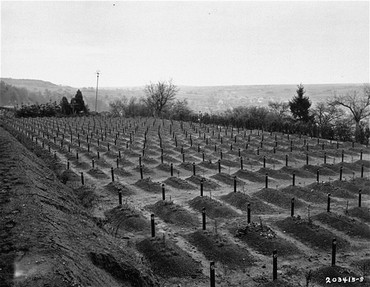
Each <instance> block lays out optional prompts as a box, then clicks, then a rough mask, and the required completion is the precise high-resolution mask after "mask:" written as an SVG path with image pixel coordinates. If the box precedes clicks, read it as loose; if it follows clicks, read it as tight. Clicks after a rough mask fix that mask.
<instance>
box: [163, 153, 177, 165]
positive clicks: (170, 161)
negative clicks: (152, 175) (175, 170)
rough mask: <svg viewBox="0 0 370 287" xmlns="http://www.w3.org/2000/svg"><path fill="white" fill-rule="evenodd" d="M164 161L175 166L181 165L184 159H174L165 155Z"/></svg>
mask: <svg viewBox="0 0 370 287" xmlns="http://www.w3.org/2000/svg"><path fill="white" fill-rule="evenodd" d="M163 160H164V161H166V162H168V163H170V164H171V163H173V164H175V163H179V162H180V161H182V159H181V160H179V159H178V158H175V157H172V156H170V155H168V154H164V155H163Z"/></svg>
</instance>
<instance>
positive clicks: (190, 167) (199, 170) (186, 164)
mask: <svg viewBox="0 0 370 287" xmlns="http://www.w3.org/2000/svg"><path fill="white" fill-rule="evenodd" d="M179 167H181V168H183V169H185V170H188V171H191V172H193V163H192V162H182V163H181V164H179ZM202 172H204V169H202V168H200V167H199V166H198V165H197V164H196V165H195V174H199V173H202Z"/></svg>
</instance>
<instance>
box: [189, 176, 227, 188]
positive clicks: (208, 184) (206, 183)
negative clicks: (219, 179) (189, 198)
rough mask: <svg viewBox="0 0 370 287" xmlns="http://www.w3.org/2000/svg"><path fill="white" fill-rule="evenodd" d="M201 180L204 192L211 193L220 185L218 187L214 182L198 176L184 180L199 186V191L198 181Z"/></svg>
mask: <svg viewBox="0 0 370 287" xmlns="http://www.w3.org/2000/svg"><path fill="white" fill-rule="evenodd" d="M202 178H203V190H204V191H212V190H215V189H217V188H219V187H220V185H218V184H217V183H216V182H214V181H212V180H210V179H208V178H205V177H202V176H200V175H192V176H191V177H188V178H187V179H186V180H188V181H190V182H192V183H194V184H196V185H197V186H199V189H200V181H201V180H202Z"/></svg>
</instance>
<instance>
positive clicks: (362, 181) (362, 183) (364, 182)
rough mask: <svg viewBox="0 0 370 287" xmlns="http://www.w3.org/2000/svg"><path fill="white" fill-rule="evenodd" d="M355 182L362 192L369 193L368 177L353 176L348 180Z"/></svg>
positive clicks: (369, 181) (369, 180)
mask: <svg viewBox="0 0 370 287" xmlns="http://www.w3.org/2000/svg"><path fill="white" fill-rule="evenodd" d="M350 182H351V183H353V184H355V185H356V186H357V187H358V188H359V189H361V191H362V194H367V195H370V179H367V178H355V179H354V180H351V181H350Z"/></svg>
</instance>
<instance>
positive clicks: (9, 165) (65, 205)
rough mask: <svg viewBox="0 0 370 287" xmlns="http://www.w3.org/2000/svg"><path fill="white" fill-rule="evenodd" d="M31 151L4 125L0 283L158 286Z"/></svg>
mask: <svg viewBox="0 0 370 287" xmlns="http://www.w3.org/2000/svg"><path fill="white" fill-rule="evenodd" d="M25 144H27V143H25ZM31 146H32V144H30V143H29V142H28V147H31ZM33 151H34V152H35V153H36V154H34V153H32V152H30V151H29V150H27V149H26V148H25V147H24V146H23V145H22V144H20V143H19V142H18V141H17V140H16V139H15V138H14V137H13V136H12V135H10V134H9V133H8V132H7V131H5V130H4V129H3V128H2V127H1V126H0V167H1V168H0V181H1V182H2V190H1V193H0V195H1V196H0V206H1V208H0V215H1V216H0V226H1V230H2V232H1V235H0V238H1V240H0V242H1V244H0V285H1V286H19V287H20V286H117V287H118V286H158V284H157V281H156V279H155V277H154V276H152V275H151V274H150V271H148V270H147V268H146V267H145V266H143V265H142V263H140V261H139V260H138V258H136V255H135V251H134V250H133V249H132V248H130V247H128V246H122V245H120V243H121V242H118V241H117V240H116V239H115V238H114V237H112V236H110V235H109V234H108V233H107V232H105V231H104V230H103V229H101V228H99V226H98V224H97V222H96V220H94V218H93V217H91V215H90V214H89V213H88V212H87V211H86V210H85V209H84V207H83V206H82V205H81V203H80V202H79V200H78V190H73V189H71V188H69V187H67V186H65V185H63V184H61V183H60V182H59V180H58V179H57V177H56V175H55V173H54V172H53V171H51V170H50V169H49V168H47V167H46V164H45V162H44V161H43V160H42V159H41V158H40V156H41V157H42V156H43V154H42V153H43V152H42V151H41V150H40V149H39V148H37V147H34V150H33ZM40 151H41V153H40ZM55 167H56V165H55V164H54V168H55ZM80 191H82V190H80ZM91 192H92V191H91V190H90V191H89V193H91Z"/></svg>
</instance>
